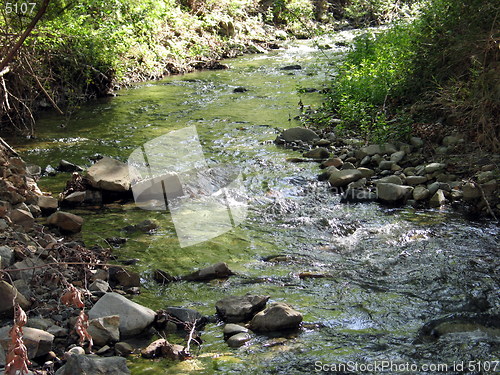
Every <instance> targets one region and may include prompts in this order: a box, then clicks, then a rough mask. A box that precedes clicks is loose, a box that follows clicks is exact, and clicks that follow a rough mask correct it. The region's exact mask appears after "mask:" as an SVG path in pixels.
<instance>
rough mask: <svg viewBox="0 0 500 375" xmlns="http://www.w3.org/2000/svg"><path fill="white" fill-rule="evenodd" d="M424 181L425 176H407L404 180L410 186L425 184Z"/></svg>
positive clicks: (425, 179)
mask: <svg viewBox="0 0 500 375" xmlns="http://www.w3.org/2000/svg"><path fill="white" fill-rule="evenodd" d="M426 182H427V177H425V176H408V177H406V180H405V183H406V184H407V185H410V186H415V185H420V184H425V183H426Z"/></svg>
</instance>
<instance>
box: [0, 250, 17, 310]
mask: <svg viewBox="0 0 500 375" xmlns="http://www.w3.org/2000/svg"><path fill="white" fill-rule="evenodd" d="M0 259H1V263H0V266H1V267H2V268H6V267H9V266H10V265H11V264H12V262H13V261H14V250H13V249H12V248H10V247H9V246H0ZM0 306H1V304H0Z"/></svg>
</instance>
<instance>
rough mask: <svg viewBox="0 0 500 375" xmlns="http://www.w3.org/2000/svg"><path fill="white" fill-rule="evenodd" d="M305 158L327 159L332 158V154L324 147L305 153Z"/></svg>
mask: <svg viewBox="0 0 500 375" xmlns="http://www.w3.org/2000/svg"><path fill="white" fill-rule="evenodd" d="M303 156H304V157H306V158H312V159H326V158H329V157H330V152H329V151H328V150H327V149H326V148H324V147H317V148H315V149H312V150H311V151H307V152H305V153H304V155H303Z"/></svg>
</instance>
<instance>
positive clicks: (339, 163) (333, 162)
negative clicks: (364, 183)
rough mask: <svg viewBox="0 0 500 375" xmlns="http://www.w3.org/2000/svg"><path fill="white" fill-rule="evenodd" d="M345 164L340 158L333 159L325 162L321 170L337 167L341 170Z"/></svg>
mask: <svg viewBox="0 0 500 375" xmlns="http://www.w3.org/2000/svg"><path fill="white" fill-rule="evenodd" d="M343 164H344V162H343V161H342V159H340V158H332V159H328V160H325V161H324V162H323V163H321V168H328V167H336V168H340V167H342V165H343Z"/></svg>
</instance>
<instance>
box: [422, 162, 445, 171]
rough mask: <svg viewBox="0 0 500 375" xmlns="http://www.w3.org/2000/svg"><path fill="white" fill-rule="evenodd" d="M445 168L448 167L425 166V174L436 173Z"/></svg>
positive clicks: (438, 165) (433, 164)
mask: <svg viewBox="0 0 500 375" xmlns="http://www.w3.org/2000/svg"><path fill="white" fill-rule="evenodd" d="M444 167H446V165H445V164H442V163H430V164H427V165H426V166H425V173H434V172H437V171H440V170H442V169H444Z"/></svg>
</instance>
